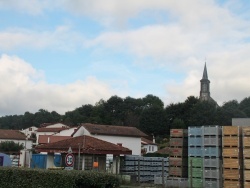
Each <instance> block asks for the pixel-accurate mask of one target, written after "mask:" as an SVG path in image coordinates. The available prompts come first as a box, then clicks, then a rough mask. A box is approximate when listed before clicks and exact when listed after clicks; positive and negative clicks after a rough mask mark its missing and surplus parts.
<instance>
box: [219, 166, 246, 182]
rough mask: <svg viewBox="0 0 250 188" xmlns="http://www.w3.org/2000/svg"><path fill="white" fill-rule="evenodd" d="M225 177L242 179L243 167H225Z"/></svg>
mask: <svg viewBox="0 0 250 188" xmlns="http://www.w3.org/2000/svg"><path fill="white" fill-rule="evenodd" d="M223 178H224V179H226V180H239V179H242V170H241V169H225V168H223Z"/></svg>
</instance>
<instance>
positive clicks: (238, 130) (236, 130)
mask: <svg viewBox="0 0 250 188" xmlns="http://www.w3.org/2000/svg"><path fill="white" fill-rule="evenodd" d="M241 135H242V127H241V126H223V127H222V136H241Z"/></svg>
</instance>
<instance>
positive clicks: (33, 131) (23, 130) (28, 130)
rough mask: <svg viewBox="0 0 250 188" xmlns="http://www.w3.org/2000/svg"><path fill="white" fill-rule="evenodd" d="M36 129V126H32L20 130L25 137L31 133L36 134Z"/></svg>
mask: <svg viewBox="0 0 250 188" xmlns="http://www.w3.org/2000/svg"><path fill="white" fill-rule="evenodd" d="M37 129H38V128H37V127H35V126H32V127H28V128H26V129H22V130H21V132H22V133H24V134H25V135H26V137H28V138H30V137H31V135H32V134H36V131H37Z"/></svg>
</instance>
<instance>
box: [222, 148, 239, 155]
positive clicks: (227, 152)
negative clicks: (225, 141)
mask: <svg viewBox="0 0 250 188" xmlns="http://www.w3.org/2000/svg"><path fill="white" fill-rule="evenodd" d="M222 156H223V157H231V158H232V157H235V158H240V157H241V156H242V153H241V151H240V149H239V148H237V147H223V148H222Z"/></svg>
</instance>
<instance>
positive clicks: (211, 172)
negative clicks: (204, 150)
mask: <svg viewBox="0 0 250 188" xmlns="http://www.w3.org/2000/svg"><path fill="white" fill-rule="evenodd" d="M203 178H204V179H206V178H212V179H221V171H220V169H218V168H211V169H204V170H203Z"/></svg>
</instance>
